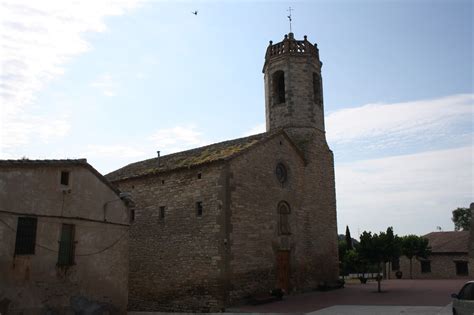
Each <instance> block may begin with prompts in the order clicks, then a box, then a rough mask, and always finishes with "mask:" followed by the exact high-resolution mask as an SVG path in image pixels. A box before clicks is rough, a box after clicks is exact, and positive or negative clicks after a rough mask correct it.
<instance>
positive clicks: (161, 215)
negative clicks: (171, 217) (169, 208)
mask: <svg viewBox="0 0 474 315" xmlns="http://www.w3.org/2000/svg"><path fill="white" fill-rule="evenodd" d="M164 218H165V207H164V206H161V207H160V219H164Z"/></svg>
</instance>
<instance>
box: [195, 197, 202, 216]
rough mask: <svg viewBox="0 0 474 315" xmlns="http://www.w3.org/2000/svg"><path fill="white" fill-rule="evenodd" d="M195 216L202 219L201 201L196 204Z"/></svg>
mask: <svg viewBox="0 0 474 315" xmlns="http://www.w3.org/2000/svg"><path fill="white" fill-rule="evenodd" d="M196 215H197V216H198V217H202V201H198V202H196Z"/></svg>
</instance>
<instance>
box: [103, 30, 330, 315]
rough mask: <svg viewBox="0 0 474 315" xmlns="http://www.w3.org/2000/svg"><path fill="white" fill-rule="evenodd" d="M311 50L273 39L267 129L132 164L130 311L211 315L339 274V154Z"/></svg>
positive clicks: (127, 176)
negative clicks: (330, 137)
mask: <svg viewBox="0 0 474 315" xmlns="http://www.w3.org/2000/svg"><path fill="white" fill-rule="evenodd" d="M321 67H322V63H321V61H320V59H319V51H318V48H317V45H316V44H315V45H313V44H311V43H310V42H309V41H308V39H307V37H306V36H304V39H303V40H296V39H295V38H294V34H293V33H289V34H288V35H285V36H284V39H283V40H282V41H281V42H279V43H273V42H271V41H270V44H269V46H268V47H267V50H266V54H265V63H264V66H263V73H264V85H265V109H266V132H264V133H261V134H257V135H253V136H249V137H245V138H240V139H235V140H229V141H225V142H220V143H216V144H212V145H208V146H204V147H200V148H196V149H192V150H188V151H183V152H179V153H174V154H170V155H166V156H161V157H160V156H158V157H156V158H152V159H148V160H144V161H140V162H136V163H132V164H130V165H127V166H125V167H123V168H120V169H118V170H116V171H114V172H111V173H110V174H108V175H106V178H107V179H108V180H109V181H111V182H112V183H113V184H114V185H115V186H117V188H119V189H120V190H121V191H122V192H127V193H129V194H130V195H131V198H132V199H133V200H134V202H135V209H136V210H135V213H134V215H133V224H132V225H131V229H130V266H129V309H130V310H136V311H138V310H140V311H152V310H153V311H205V312H214V311H220V310H222V309H225V308H226V307H228V306H230V305H235V304H236V303H240V302H242V301H243V300H245V299H246V298H248V297H249V296H252V295H257V294H260V293H262V292H269V290H272V289H276V288H279V289H282V290H284V291H285V293H286V294H291V293H293V292H302V291H308V290H312V289H315V288H317V287H318V285H319V284H321V283H322V282H334V281H336V280H337V279H338V250H337V222H336V195H335V179H334V158H333V153H332V151H331V150H330V149H329V147H328V144H327V142H326V136H325V127H324V104H323V88H322V79H321Z"/></svg>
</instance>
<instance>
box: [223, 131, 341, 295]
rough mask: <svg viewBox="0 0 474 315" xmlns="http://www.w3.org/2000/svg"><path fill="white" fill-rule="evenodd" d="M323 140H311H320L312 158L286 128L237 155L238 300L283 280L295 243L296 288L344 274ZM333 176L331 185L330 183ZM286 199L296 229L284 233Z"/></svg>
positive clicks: (234, 245)
mask: <svg viewBox="0 0 474 315" xmlns="http://www.w3.org/2000/svg"><path fill="white" fill-rule="evenodd" d="M319 145H320V144H317V143H316V142H312V143H311V144H310V145H308V146H311V147H313V148H312V151H311V150H310V151H308V152H309V153H308V154H311V157H312V158H318V159H319V160H314V161H308V162H307V163H305V161H304V160H303V157H302V156H301V155H299V154H298V153H297V151H296V150H295V148H294V147H292V146H293V145H292V144H291V142H290V141H288V140H287V138H286V137H284V136H282V135H281V136H279V137H276V138H274V139H272V140H271V141H268V142H266V143H265V144H262V145H260V146H259V147H258V148H256V149H254V150H252V151H251V152H249V153H247V154H246V155H243V156H240V157H238V158H236V159H235V160H234V161H232V162H231V167H230V176H231V180H230V188H231V198H230V200H231V205H230V209H231V218H230V222H231V227H230V242H231V252H232V254H231V261H230V273H231V281H230V288H231V290H230V296H229V301H230V302H231V303H233V302H234V301H237V300H239V299H241V298H243V297H245V296H246V295H249V294H255V293H259V292H267V291H268V290H269V289H272V288H275V287H277V283H276V280H277V279H276V268H277V260H276V259H277V258H276V255H277V252H278V251H279V250H289V251H290V290H291V291H305V290H310V289H314V288H316V287H317V285H318V284H319V282H321V281H335V280H336V279H337V276H338V274H337V273H338V267H337V266H338V265H337V232H336V213H335V199H334V178H333V177H331V176H333V173H332V168H331V162H332V155H331V154H330V151H328V149H327V147H325V146H319ZM313 151H314V152H313ZM316 151H317V152H318V153H316ZM278 162H282V163H284V164H285V165H286V166H287V168H288V181H287V183H285V184H283V185H282V184H280V183H279V182H278V181H277V179H276V176H275V168H276V165H277V163H278ZM331 179H332V185H331V182H328V183H325V181H330V180H331ZM280 201H286V202H287V203H288V204H289V205H290V208H291V215H290V226H291V235H279V230H278V212H277V206H278V203H279V202H280Z"/></svg>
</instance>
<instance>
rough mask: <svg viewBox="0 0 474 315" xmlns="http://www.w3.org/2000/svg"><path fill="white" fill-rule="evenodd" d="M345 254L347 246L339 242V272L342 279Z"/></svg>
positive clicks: (344, 273)
mask: <svg viewBox="0 0 474 315" xmlns="http://www.w3.org/2000/svg"><path fill="white" fill-rule="evenodd" d="M346 252H347V244H346V241H339V242H338V253H339V272H340V274H341V275H342V277H343V279H344V276H345V275H346V271H347V270H346V268H345V267H346V266H345V264H344V257H345V256H346Z"/></svg>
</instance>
